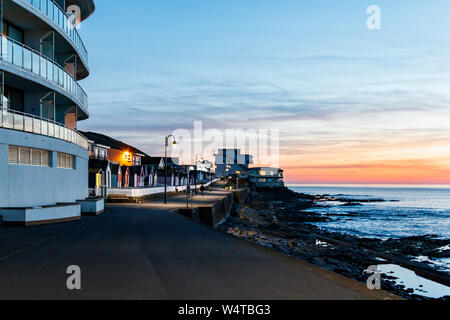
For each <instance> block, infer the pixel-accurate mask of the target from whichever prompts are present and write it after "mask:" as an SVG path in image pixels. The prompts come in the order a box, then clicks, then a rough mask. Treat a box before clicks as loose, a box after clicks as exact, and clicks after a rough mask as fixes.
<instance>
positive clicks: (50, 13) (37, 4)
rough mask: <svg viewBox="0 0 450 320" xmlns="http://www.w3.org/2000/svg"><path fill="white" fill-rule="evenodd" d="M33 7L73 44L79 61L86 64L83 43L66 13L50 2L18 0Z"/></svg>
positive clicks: (85, 52) (46, 0) (86, 57)
mask: <svg viewBox="0 0 450 320" xmlns="http://www.w3.org/2000/svg"><path fill="white" fill-rule="evenodd" d="M20 1H23V2H26V3H28V4H30V5H31V6H33V7H34V8H35V9H37V10H39V11H41V12H42V13H43V14H45V15H46V16H47V17H48V18H49V19H50V20H51V21H53V22H54V23H55V24H56V25H57V26H58V27H59V28H60V29H61V30H62V31H63V32H64V33H65V34H66V35H68V36H69V38H70V39H71V40H72V41H73V43H74V44H75V47H77V48H78V51H79V52H80V56H81V59H83V62H84V64H85V65H86V66H87V64H88V52H87V50H86V47H85V46H84V43H83V41H82V40H81V37H80V35H79V33H78V31H77V29H76V26H75V25H74V24H73V23H72V21H73V20H71V19H70V18H69V16H68V15H67V13H66V12H64V10H63V9H62V8H61V7H60V6H59V5H58V4H56V3H55V2H53V1H52V0H20Z"/></svg>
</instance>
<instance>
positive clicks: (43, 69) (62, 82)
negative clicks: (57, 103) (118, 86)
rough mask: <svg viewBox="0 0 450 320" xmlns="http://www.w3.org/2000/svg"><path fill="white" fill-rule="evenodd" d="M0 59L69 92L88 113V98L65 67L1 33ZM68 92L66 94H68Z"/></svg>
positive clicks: (75, 101) (74, 100)
mask: <svg viewBox="0 0 450 320" xmlns="http://www.w3.org/2000/svg"><path fill="white" fill-rule="evenodd" d="M0 61H4V62H6V63H8V64H10V65H12V66H15V67H18V68H20V69H22V70H24V71H26V72H29V73H31V74H32V75H37V76H39V77H40V78H42V79H44V80H46V81H48V82H50V83H51V84H53V85H54V86H55V87H56V88H59V89H62V90H61V91H63V92H65V93H67V94H68V96H69V97H70V98H71V100H73V102H74V103H75V104H77V105H78V106H79V107H80V108H81V109H82V110H83V111H85V113H86V114H88V112H87V110H88V98H87V95H86V93H85V92H84V90H83V89H82V88H81V86H80V85H79V84H78V82H77V81H76V80H75V79H74V78H73V77H72V76H71V75H70V74H69V73H68V72H67V71H65V70H64V68H63V67H61V66H60V65H58V64H57V63H56V62H55V61H53V60H50V59H48V58H47V57H45V56H44V55H42V54H41V53H39V52H37V51H36V50H33V49H31V48H29V47H26V46H25V45H23V44H22V43H20V42H17V41H15V40H13V39H10V38H8V37H6V36H3V35H0ZM67 94H66V95H67Z"/></svg>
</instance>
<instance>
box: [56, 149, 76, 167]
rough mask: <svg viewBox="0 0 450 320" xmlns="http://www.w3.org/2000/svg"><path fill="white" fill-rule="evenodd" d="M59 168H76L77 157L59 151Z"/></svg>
mask: <svg viewBox="0 0 450 320" xmlns="http://www.w3.org/2000/svg"><path fill="white" fill-rule="evenodd" d="M58 168H62V169H75V157H74V156H72V155H70V154H66V153H60V152H58Z"/></svg>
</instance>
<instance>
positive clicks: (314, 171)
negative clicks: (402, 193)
mask: <svg viewBox="0 0 450 320" xmlns="http://www.w3.org/2000/svg"><path fill="white" fill-rule="evenodd" d="M284 169H285V181H286V183H300V184H301V183H305V184H308V183H312V184H447V185H448V184H450V166H449V165H448V162H445V163H436V162H434V161H406V160H405V161H395V162H393V163H386V162H373V163H363V164H357V165H326V164H323V165H317V166H303V167H302V166H295V165H288V164H286V165H285V166H284Z"/></svg>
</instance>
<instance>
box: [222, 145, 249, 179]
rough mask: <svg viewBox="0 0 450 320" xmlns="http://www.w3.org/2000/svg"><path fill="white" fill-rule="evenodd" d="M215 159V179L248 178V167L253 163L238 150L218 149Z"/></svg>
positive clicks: (246, 155)
mask: <svg viewBox="0 0 450 320" xmlns="http://www.w3.org/2000/svg"><path fill="white" fill-rule="evenodd" d="M215 157H216V170H215V176H216V177H217V178H225V177H230V176H238V177H244V178H246V177H248V167H249V165H250V164H252V163H253V157H252V156H251V155H248V154H241V150H240V149H219V150H218V152H217V154H216V155H215Z"/></svg>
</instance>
